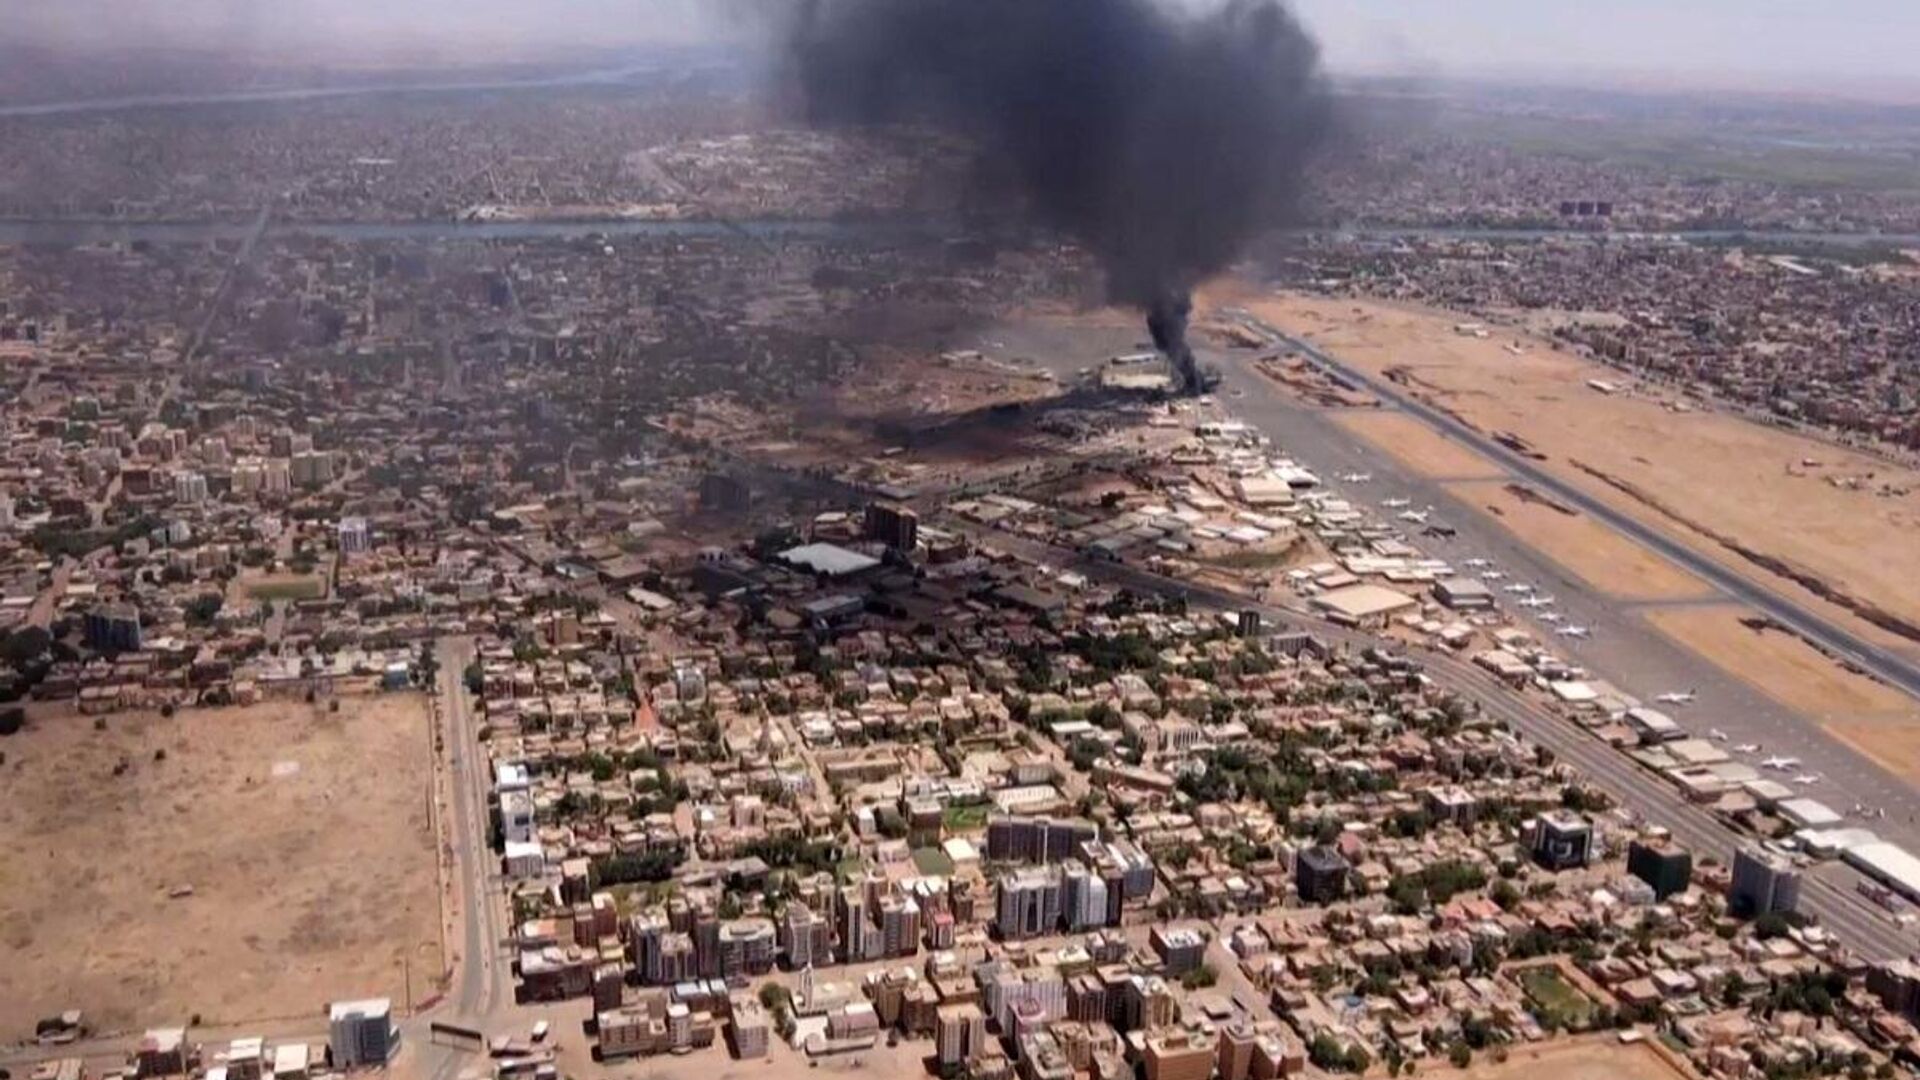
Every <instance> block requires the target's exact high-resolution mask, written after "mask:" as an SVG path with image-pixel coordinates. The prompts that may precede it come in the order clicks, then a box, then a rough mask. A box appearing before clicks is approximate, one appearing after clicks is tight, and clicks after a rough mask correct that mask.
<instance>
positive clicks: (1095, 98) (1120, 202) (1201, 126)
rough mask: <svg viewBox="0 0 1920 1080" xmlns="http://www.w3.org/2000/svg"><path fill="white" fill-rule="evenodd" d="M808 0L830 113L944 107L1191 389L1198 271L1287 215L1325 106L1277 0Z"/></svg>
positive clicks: (823, 104) (932, 116) (1225, 260)
mask: <svg viewBox="0 0 1920 1080" xmlns="http://www.w3.org/2000/svg"><path fill="white" fill-rule="evenodd" d="M1164 2H1165V0H809V2H808V3H807V4H806V5H805V7H804V8H803V9H802V13H801V16H800V18H799V19H798V21H797V23H796V27H795V31H794V34H793V37H792V40H791V43H790V45H791V55H792V59H793V61H794V65H795V68H796V70H797V76H798V83H799V86H800V90H801V92H802V94H803V97H804V101H805V106H806V110H807V115H808V117H809V119H810V120H811V121H812V122H814V123H817V124H844V123H858V124H871V123H893V122H931V123H934V124H937V125H940V126H941V127H943V128H946V129H948V130H952V131H955V132H958V133H960V134H962V135H965V136H967V137H969V138H971V139H972V140H973V141H974V142H975V143H976V144H977V145H978V146H979V148H980V151H981V153H983V154H986V155H990V156H991V157H992V158H993V159H994V160H993V161H992V162H991V164H992V165H993V166H995V167H996V171H1003V172H1010V173H1011V174H1012V175H1013V176H1014V177H1016V178H1017V180H1018V182H1019V184H1020V186H1021V187H1022V188H1023V190H1024V192H1025V195H1026V197H1027V202H1028V207H1029V209H1030V210H1031V212H1032V213H1033V214H1034V215H1035V216H1036V217H1037V218H1038V219H1039V220H1040V221H1042V222H1044V223H1046V224H1048V225H1050V226H1052V227H1054V228H1057V229H1060V230H1062V231H1064V232H1066V233H1068V234H1070V235H1072V236H1073V237H1074V238H1076V239H1077V240H1078V241H1079V242H1080V243H1081V244H1083V245H1084V246H1086V247H1087V248H1088V249H1089V250H1090V251H1092V252H1093V254H1094V255H1095V256H1097V257H1098V258H1099V260H1100V262H1101V264H1102V266H1103V267H1104V268H1105V271H1106V277H1107V291H1108V294H1109V296H1110V297H1111V298H1112V299H1113V300H1114V301H1115V302H1118V303H1124V304H1129V305H1132V306H1135V307H1138V308H1141V309H1143V310H1145V311H1147V312H1148V313H1149V320H1148V323H1149V329H1150V330H1151V332H1152V333H1153V336H1154V341H1155V343H1156V344H1157V345H1158V346H1159V347H1160V348H1161V349H1162V351H1164V352H1165V353H1166V354H1167V356H1168V359H1169V360H1170V361H1172V362H1173V364H1174V365H1175V367H1176V369H1177V372H1178V374H1179V376H1180V378H1181V379H1182V380H1184V381H1185V383H1186V385H1187V388H1188V389H1189V390H1194V389H1197V388H1198V385H1199V373H1198V371H1197V370H1196V369H1195V367H1194V363H1193V355H1192V352H1191V350H1189V349H1188V347H1187V345H1186V321H1187V312H1188V308H1189V305H1190V299H1189V297H1190V296H1191V294H1192V290H1193V288H1194V286H1196V285H1197V284H1199V282H1200V281H1202V280H1203V279H1205V278H1206V277H1208V276H1210V275H1212V274H1214V273H1217V272H1219V271H1220V270H1223V269H1225V268H1226V267H1227V266H1228V265H1229V264H1230V263H1232V262H1233V260H1234V259H1235V258H1237V257H1238V256H1239V254H1240V252H1241V249H1242V247H1243V246H1244V245H1245V244H1246V242H1247V241H1248V240H1250V239H1251V238H1252V237H1254V236H1256V235H1258V234H1259V233H1261V232H1263V231H1265V230H1267V229H1270V228H1273V227H1275V226H1278V225H1284V224H1287V223H1289V222H1290V221H1291V220H1293V217H1294V214H1295V211H1296V207H1297V205H1298V202H1299V197H1300V193H1301V178H1302V172H1303V169H1304V167H1305V165H1306V163H1307V161H1308V159H1309V158H1310V157H1311V156H1312V154H1313V152H1314V151H1315V150H1316V149H1317V148H1318V147H1319V146H1320V145H1321V144H1322V143H1323V141H1324V139H1325V136H1326V135H1327V133H1328V127H1329V123H1330V118H1331V109H1330V107H1329V96H1328V91H1327V88H1326V84H1325V81H1324V78H1323V76H1322V74H1321V71H1320V65H1319V50H1318V49H1317V48H1316V46H1315V45H1314V43H1313V41H1312V40H1311V39H1310V38H1309V37H1308V36H1307V34H1306V33H1305V31H1303V30H1302V29H1301V27H1300V25H1299V24H1298V23H1297V22H1295V21H1294V19H1293V17H1292V16H1291V15H1290V14H1289V13H1288V12H1287V10H1286V9H1285V8H1283V7H1282V6H1281V5H1280V3H1279V2H1278V0H1225V2H1224V3H1219V4H1217V5H1216V6H1214V7H1211V8H1209V9H1207V10H1206V11H1205V12H1204V13H1192V12H1182V11H1176V10H1173V9H1169V8H1168V7H1165V6H1163V3H1164Z"/></svg>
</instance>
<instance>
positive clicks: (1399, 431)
mask: <svg viewBox="0 0 1920 1080" xmlns="http://www.w3.org/2000/svg"><path fill="white" fill-rule="evenodd" d="M1335 421H1336V422H1337V423H1339V425H1340V426H1341V427H1343V428H1346V429H1347V430H1348V431H1351V432H1353V433H1354V434H1355V435H1358V436H1360V437H1361V438H1363V439H1365V440H1367V441H1368V442H1370V443H1372V444H1373V445H1375V446H1377V447H1379V448H1380V449H1382V450H1385V451H1386V452H1387V453H1389V454H1391V455H1393V457H1394V458H1395V459H1396V460H1398V461H1399V462H1400V463H1401V464H1403V465H1405V466H1407V467H1408V468H1410V469H1412V470H1413V471H1414V472H1415V473H1417V474H1419V475H1420V476H1425V477H1430V478H1433V479H1446V480H1459V479H1464V478H1467V477H1476V476H1499V475H1500V474H1501V469H1500V466H1498V465H1496V464H1494V463H1493V462H1492V461H1491V460H1489V459H1487V458H1485V457H1483V456H1481V455H1480V454H1478V453H1476V452H1475V451H1473V450H1472V449H1470V448H1468V447H1466V446H1462V445H1461V444H1459V443H1457V442H1454V441H1453V440H1452V439H1449V438H1447V437H1446V436H1445V435H1442V434H1441V433H1439V432H1438V431H1435V430H1434V429H1432V428H1430V427H1428V426H1427V425H1425V424H1423V423H1421V422H1420V421H1419V420H1417V419H1415V418H1414V417H1412V416H1409V415H1407V414H1406V413H1404V412H1381V411H1373V410H1361V409H1356V410H1352V411H1349V412H1342V413H1340V414H1339V415H1337V416H1336V417H1335Z"/></svg>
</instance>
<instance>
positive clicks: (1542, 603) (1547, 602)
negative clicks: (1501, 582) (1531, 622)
mask: <svg viewBox="0 0 1920 1080" xmlns="http://www.w3.org/2000/svg"><path fill="white" fill-rule="evenodd" d="M1520 606H1521V607H1524V608H1543V607H1552V606H1553V597H1551V596H1529V597H1527V598H1526V599H1525V600H1522V601H1520Z"/></svg>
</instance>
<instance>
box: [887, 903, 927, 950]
mask: <svg viewBox="0 0 1920 1080" xmlns="http://www.w3.org/2000/svg"><path fill="white" fill-rule="evenodd" d="M919 951H920V905H919V904H917V903H915V902H914V899H913V898H912V897H910V896H888V897H885V898H883V899H882V900H881V901H880V952H881V954H882V955H883V956H912V955H913V954H915V953H917V952H919Z"/></svg>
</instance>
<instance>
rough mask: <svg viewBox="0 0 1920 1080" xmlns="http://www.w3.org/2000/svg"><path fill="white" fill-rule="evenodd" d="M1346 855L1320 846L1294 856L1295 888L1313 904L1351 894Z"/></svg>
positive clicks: (1303, 897)
mask: <svg viewBox="0 0 1920 1080" xmlns="http://www.w3.org/2000/svg"><path fill="white" fill-rule="evenodd" d="M1349 869H1350V867H1349V866H1348V865H1347V860H1346V857H1345V856H1343V855H1341V854H1340V853H1339V852H1338V851H1335V850H1334V849H1332V848H1330V847H1327V846H1325V845H1319V846H1316V847H1310V848H1308V849H1306V850H1305V851H1302V852H1301V853H1300V854H1299V856H1297V857H1296V858H1295V859H1294V865H1293V889H1294V891H1295V892H1296V893H1299V894H1300V899H1302V900H1304V901H1306V902H1307V903H1309V904H1330V903H1332V902H1334V901H1335V900H1338V899H1340V898H1341V897H1342V896H1345V895H1346V893H1347V871H1348V870H1349Z"/></svg>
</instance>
